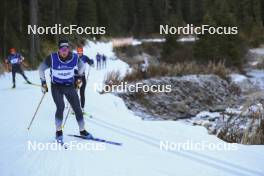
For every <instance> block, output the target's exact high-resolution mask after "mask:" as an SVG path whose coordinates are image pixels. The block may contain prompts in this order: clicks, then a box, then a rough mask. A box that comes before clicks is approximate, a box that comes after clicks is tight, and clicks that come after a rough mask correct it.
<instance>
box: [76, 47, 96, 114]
mask: <svg viewBox="0 0 264 176" xmlns="http://www.w3.org/2000/svg"><path fill="white" fill-rule="evenodd" d="M77 53H78V56H79V59H80V60H81V61H82V62H83V63H84V64H86V63H87V64H89V65H90V66H93V64H94V61H93V60H92V59H90V58H89V57H88V56H86V55H84V54H83V48H81V47H79V48H77ZM84 70H85V69H84ZM75 80H76V87H77V86H78V85H80V84H78V80H81V81H82V84H81V87H79V88H80V101H81V107H82V112H83V114H84V113H85V111H84V106H85V88H86V81H87V80H86V77H85V72H83V73H82V74H78V75H76V76H75Z"/></svg>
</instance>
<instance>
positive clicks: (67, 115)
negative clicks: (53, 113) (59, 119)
mask: <svg viewBox="0 0 264 176" xmlns="http://www.w3.org/2000/svg"><path fill="white" fill-rule="evenodd" d="M75 90H76V91H78V90H79V88H76V89H75ZM67 103H68V105H69V109H68V112H67V114H66V117H65V120H64V123H63V125H62V129H63V128H64V127H65V124H66V122H67V119H68V117H69V114H70V111H71V109H72V107H71V106H70V103H69V102H68V101H67Z"/></svg>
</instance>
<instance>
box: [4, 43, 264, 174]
mask: <svg viewBox="0 0 264 176" xmlns="http://www.w3.org/2000/svg"><path fill="white" fill-rule="evenodd" d="M97 51H98V52H100V53H105V54H106V55H107V56H109V57H112V56H114V53H113V52H112V46H111V43H97V44H95V43H92V42H89V46H88V45H87V47H85V53H86V54H88V55H89V56H90V57H94V56H95V54H96V53H97ZM127 67H128V66H127V64H125V63H124V62H122V61H120V60H114V61H112V60H109V61H108V67H107V69H105V70H101V71H98V70H96V69H91V71H90V77H89V81H88V86H87V88H86V101H87V103H86V111H87V112H89V113H90V114H92V115H93V118H88V117H86V125H87V129H88V130H89V131H90V132H91V133H92V134H93V135H94V136H96V137H99V138H103V139H108V140H112V141H116V142H121V143H122V144H123V145H122V146H115V145H110V144H108V145H105V150H103V151H95V150H92V151H87V150H77V149H75V150H74V149H73V150H57V151H52V150H46V151H40V150H37V151H32V150H28V142H29V141H31V142H34V141H36V142H39V143H49V142H52V141H53V138H54V130H55V129H54V112H55V105H54V103H53V100H52V97H51V94H50V93H48V95H47V96H46V97H45V99H44V101H43V104H42V105H41V107H40V110H39V113H38V114H37V117H36V119H35V121H34V124H33V126H32V129H31V130H30V131H28V130H27V125H28V123H29V121H30V120H31V117H32V115H33V113H34V110H35V108H36V106H37V103H38V101H39V100H40V98H41V96H42V93H41V91H40V88H39V87H36V86H31V85H26V84H23V82H24V81H23V80H22V78H21V77H20V76H17V89H14V90H12V89H10V87H11V77H10V75H5V76H3V77H1V78H0V107H1V116H0V118H1V123H0V129H1V133H0V140H1V145H0V157H1V160H0V176H17V175H20V176H42V175H43V176H46V175H51V176H55V175H56V176H86V175H98V176H111V175H112V176H130V175H131V176H135V175H136V176H147V175H151V176H165V175H166V176H175V175H181V176H183V175H184V176H193V175H197V176H229V175H230V176H231V175H235V176H256V175H258V176H262V175H264V167H263V162H264V146H243V145H237V144H233V149H235V150H210V149H209V148H205V149H202V150H187V149H186V148H185V149H186V150H180V151H178V150H174V149H175V148H173V145H174V146H175V144H178V145H180V143H182V144H186V145H188V144H190V141H191V143H192V144H210V145H211V146H215V145H218V146H224V145H228V144H227V143H225V142H223V141H221V140H219V139H218V138H217V137H215V136H213V135H208V134H207V130H206V129H205V128H204V127H197V126H190V125H188V124H185V123H183V122H175V121H142V120H141V118H139V117H136V116H135V115H134V114H133V112H131V111H129V110H128V109H127V108H126V106H125V104H124V102H123V100H122V99H120V98H119V97H116V96H114V95H112V94H103V95H101V94H99V93H97V92H95V91H94V89H93V84H94V83H100V82H102V80H103V79H104V77H105V74H106V73H107V72H108V71H111V70H121V72H123V73H124V72H125V71H126V69H127ZM26 74H27V76H28V77H29V78H30V80H32V81H34V82H36V83H38V82H39V78H38V72H37V71H33V72H26ZM47 75H48V71H47ZM65 113H66V112H65ZM77 133H78V127H77V124H76V121H75V118H74V117H73V116H72V115H71V116H70V117H69V119H68V121H67V124H66V126H65V129H64V135H65V142H70V141H72V140H76V141H77V142H79V143H81V144H85V143H90V144H91V145H94V144H96V143H95V142H91V141H90V142H89V141H83V140H78V139H73V138H72V137H69V136H67V134H77ZM160 141H169V142H170V144H171V147H172V148H171V150H162V149H161V148H160ZM188 142H189V143H188ZM230 145H231V144H230Z"/></svg>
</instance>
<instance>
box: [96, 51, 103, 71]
mask: <svg viewBox="0 0 264 176" xmlns="http://www.w3.org/2000/svg"><path fill="white" fill-rule="evenodd" d="M101 57H102V56H101V55H100V54H99V53H97V54H96V68H97V70H99V69H101V59H102V58H101Z"/></svg>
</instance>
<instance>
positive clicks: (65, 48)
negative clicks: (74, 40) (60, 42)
mask: <svg viewBox="0 0 264 176" xmlns="http://www.w3.org/2000/svg"><path fill="white" fill-rule="evenodd" d="M59 51H60V52H61V53H68V52H69V51H70V49H69V48H68V47H63V48H60V49H59Z"/></svg>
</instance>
